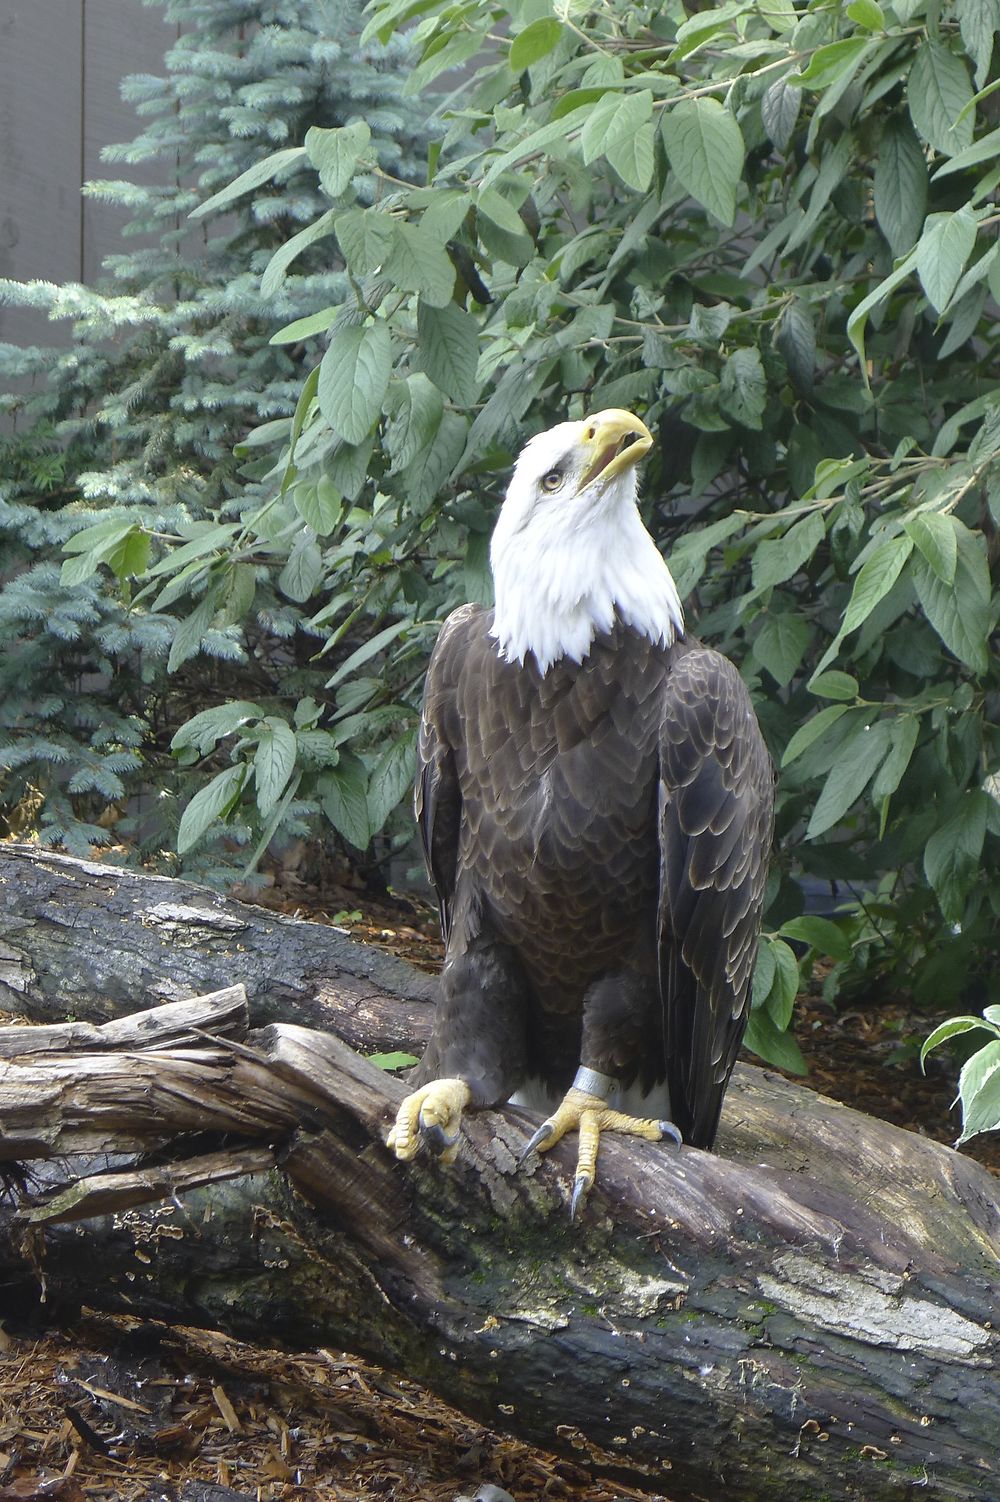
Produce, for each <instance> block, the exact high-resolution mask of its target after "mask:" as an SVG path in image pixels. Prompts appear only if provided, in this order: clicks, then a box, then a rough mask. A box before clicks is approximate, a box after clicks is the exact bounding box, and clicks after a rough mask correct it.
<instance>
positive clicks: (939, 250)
mask: <svg viewBox="0 0 1000 1502" xmlns="http://www.w3.org/2000/svg"><path fill="white" fill-rule="evenodd" d="M975 243H976V216H975V214H974V213H973V211H972V209H971V208H970V206H969V205H968V204H967V203H966V204H963V205H962V207H961V208H960V209H959V210H958V211H957V212H956V213H954V214H928V216H927V222H926V224H925V225H924V232H923V234H922V235H921V236H920V239H919V241H918V243H917V273H918V275H919V277H920V280H921V282H922V283H923V288H924V291H925V292H926V293H927V297H928V300H929V301H930V303H931V304H932V306H933V307H934V308H935V309H936V310H937V312H938V313H943V312H944V310H945V308H947V306H948V304H949V302H950V301H951V295H952V293H953V292H954V290H955V288H956V287H957V286H958V282H959V278H960V277H961V275H962V272H963V271H964V270H965V263H966V262H967V261H968V259H969V257H970V256H971V254H972V251H973V247H974V246H975Z"/></svg>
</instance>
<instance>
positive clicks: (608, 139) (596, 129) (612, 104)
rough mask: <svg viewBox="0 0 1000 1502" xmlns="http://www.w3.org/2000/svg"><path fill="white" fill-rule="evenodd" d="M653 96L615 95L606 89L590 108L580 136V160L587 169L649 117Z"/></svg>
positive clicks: (644, 93)
mask: <svg viewBox="0 0 1000 1502" xmlns="http://www.w3.org/2000/svg"><path fill="white" fill-rule="evenodd" d="M652 113H653V95H652V93H651V92H650V90H649V89H639V90H637V91H636V92H635V93H627V94H619V93H618V92H616V91H615V90H612V89H609V90H608V92H607V93H606V94H604V95H603V96H602V98H600V99H599V100H598V101H597V103H596V104H595V105H594V106H593V108H592V109H591V111H590V113H589V114H588V116H587V123H586V124H585V125H584V127H583V130H582V131H581V132H580V145H581V147H582V149H583V160H584V162H585V164H586V165H587V166H588V167H589V166H590V164H591V163H592V162H596V160H597V158H598V157H600V156H606V155H607V154H608V152H609V150H610V149H611V148H612V147H614V146H617V145H619V144H620V143H622V142H624V141H627V140H628V138H629V137H630V136H634V135H635V133H636V132H637V131H638V130H639V128H640V126H642V125H645V124H646V123H647V121H648V120H649V119H650V118H651V117H652Z"/></svg>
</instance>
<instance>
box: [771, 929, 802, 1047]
mask: <svg viewBox="0 0 1000 1502" xmlns="http://www.w3.org/2000/svg"><path fill="white" fill-rule="evenodd" d="M769 947H770V950H771V954H772V956H773V958H774V981H773V983H772V985H771V989H770V991H769V992H768V994H767V997H766V999H765V1002H764V1006H765V1008H766V1010H767V1013H768V1015H769V1016H770V1018H771V1021H772V1022H773V1023H774V1025H775V1027H777V1028H778V1029H779V1030H780V1031H781V1032H784V1030H785V1028H786V1027H787V1026H788V1024H789V1023H790V1022H791V1020H792V1012H793V1011H794V1008H795V998H796V996H797V995H798V994H799V966H798V962H797V960H796V958H795V955H794V954H793V953H792V951H791V950H790V949H789V947H788V945H787V944H784V943H783V942H782V941H781V939H772V941H771V943H770V946H769Z"/></svg>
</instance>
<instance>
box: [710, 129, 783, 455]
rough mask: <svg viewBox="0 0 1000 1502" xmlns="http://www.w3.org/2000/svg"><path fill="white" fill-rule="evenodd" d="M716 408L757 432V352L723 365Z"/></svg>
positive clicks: (760, 380)
mask: <svg viewBox="0 0 1000 1502" xmlns="http://www.w3.org/2000/svg"><path fill="white" fill-rule="evenodd" d="M702 102H707V101H702ZM719 405H720V406H721V408H722V410H723V412H725V413H726V414H727V416H729V417H732V418H735V420H736V421H737V422H738V423H741V424H742V425H743V427H745V428H753V429H755V430H756V431H758V432H759V431H760V428H761V426H762V423H763V417H764V411H765V409H766V407H767V377H766V376H765V375H764V367H763V365H762V364H761V360H760V354H759V352H758V351H757V350H756V349H753V348H750V349H736V350H734V351H733V353H732V354H731V355H730V357H729V359H728V360H727V361H726V363H725V365H724V366H723V368H722V379H721V380H720V382H719Z"/></svg>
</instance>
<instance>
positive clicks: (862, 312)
mask: <svg viewBox="0 0 1000 1502" xmlns="http://www.w3.org/2000/svg"><path fill="white" fill-rule="evenodd" d="M916 264H917V252H916V250H911V251H910V252H909V254H908V255H906V256H904V257H903V259H902V260H901V261H899V262H897V264H896V265H895V267H894V268H893V270H892V271H891V272H890V273H889V275H888V276H887V277H886V278H885V279H884V281H881V282H879V284H878V286H877V287H874V288H873V289H872V290H871V292H869V293H868V295H867V297H863V298H862V299H861V301H860V302H859V303H858V305H857V307H856V308H855V309H854V312H853V313H852V314H851V316H850V318H849V319H848V320H847V337H848V339H850V341H851V343H852V344H853V345H854V348H855V349H856V350H857V352H858V359H859V360H860V361H861V365H862V369H864V370H865V379H866V380H867V370H866V367H865V328H866V327H867V324H868V315H869V314H870V313H871V312H872V310H873V309H874V308H877V307H878V305H879V304H880V303H882V302H885V300H886V298H887V297H888V296H889V294H890V292H894V291H895V289H896V288H897V287H898V286H899V284H900V283H901V282H905V281H906V278H907V277H908V276H909V275H910V272H911V271H912V270H913V268H914V266H916Z"/></svg>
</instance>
